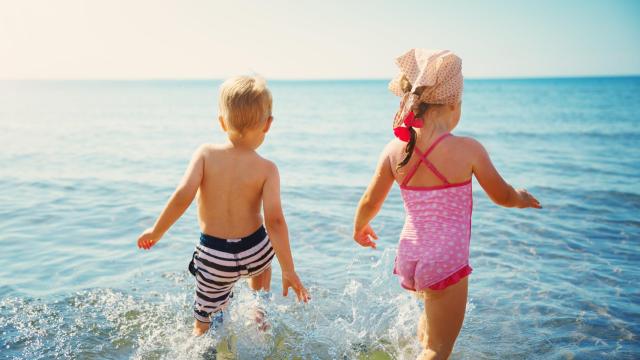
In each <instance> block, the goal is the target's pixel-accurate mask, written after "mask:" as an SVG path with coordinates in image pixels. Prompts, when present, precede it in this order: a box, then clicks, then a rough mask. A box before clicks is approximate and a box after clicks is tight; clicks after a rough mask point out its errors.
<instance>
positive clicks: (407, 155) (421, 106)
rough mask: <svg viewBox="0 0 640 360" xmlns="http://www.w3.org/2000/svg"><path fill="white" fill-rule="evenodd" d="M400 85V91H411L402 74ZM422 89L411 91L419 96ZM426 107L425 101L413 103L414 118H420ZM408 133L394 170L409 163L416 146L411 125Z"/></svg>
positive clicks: (414, 132) (407, 80) (414, 134)
mask: <svg viewBox="0 0 640 360" xmlns="http://www.w3.org/2000/svg"><path fill="white" fill-rule="evenodd" d="M400 87H401V88H402V91H403V92H404V93H405V94H406V93H408V92H410V91H411V87H412V86H411V83H410V82H409V79H407V77H406V76H403V77H402V79H400ZM423 90H424V87H419V88H417V89H416V90H415V91H414V92H413V93H414V94H416V95H418V96H420V94H422V91H423ZM428 108H429V104H427V103H425V102H418V103H417V104H413V107H412V108H411V111H413V114H414V115H415V117H416V118H421V117H422V116H423V115H424V113H425V112H427V109H428ZM401 111H402V109H400V110H398V113H397V114H396V116H401V114H400V112H401ZM409 133H410V134H411V138H410V139H409V142H407V146H406V147H405V148H404V159H402V161H401V162H400V163H398V165H396V170H398V169H400V168H401V167H403V166H405V165H407V164H408V163H409V160H411V155H413V150H414V149H415V147H416V140H417V135H416V131H415V130H413V128H412V127H410V128H409Z"/></svg>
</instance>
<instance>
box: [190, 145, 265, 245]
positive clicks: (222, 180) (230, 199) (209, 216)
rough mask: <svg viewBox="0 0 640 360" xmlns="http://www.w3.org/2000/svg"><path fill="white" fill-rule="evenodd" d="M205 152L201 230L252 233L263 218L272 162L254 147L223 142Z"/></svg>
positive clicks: (200, 194)
mask: <svg viewBox="0 0 640 360" xmlns="http://www.w3.org/2000/svg"><path fill="white" fill-rule="evenodd" d="M203 155H204V156H203V158H204V170H203V177H202V181H201V183H200V187H199V190H198V221H199V223H200V229H201V231H202V232H203V233H205V234H208V235H213V236H216V237H220V238H227V239H229V238H240V237H243V236H247V235H248V234H251V233H253V232H254V231H255V230H256V229H258V227H260V225H262V222H263V219H262V214H261V208H262V191H263V186H264V183H265V181H266V179H267V175H268V169H269V164H270V162H269V161H268V160H266V159H264V158H262V157H260V156H259V155H258V154H257V153H256V152H255V151H252V150H243V149H237V148H232V147H227V146H223V145H207V146H206V148H205V149H204V154H203Z"/></svg>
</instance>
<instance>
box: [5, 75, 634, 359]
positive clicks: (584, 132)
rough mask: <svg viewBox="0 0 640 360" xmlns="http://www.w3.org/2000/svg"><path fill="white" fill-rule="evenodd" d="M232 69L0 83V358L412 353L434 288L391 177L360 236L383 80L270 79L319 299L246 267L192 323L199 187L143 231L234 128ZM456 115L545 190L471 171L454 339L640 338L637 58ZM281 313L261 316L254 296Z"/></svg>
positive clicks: (514, 177) (467, 342)
mask: <svg viewBox="0 0 640 360" xmlns="http://www.w3.org/2000/svg"><path fill="white" fill-rule="evenodd" d="M219 84H220V81H215V80H201V81H200V80H198V81H195V80H194V81H177V80H176V81H169V80H166V81H3V82H0V249H1V250H0V359H67V358H68V359H198V358H200V359H209V358H215V357H216V356H217V358H219V359H262V358H271V359H413V358H415V356H416V355H417V354H418V353H419V351H420V350H419V344H418V342H417V340H416V338H415V332H416V324H417V319H418V316H419V313H420V311H422V310H421V309H422V306H423V305H422V304H420V302H419V301H418V300H417V299H416V298H414V297H413V296H412V295H411V294H409V293H408V292H406V291H405V290H403V289H402V288H401V287H400V286H399V284H398V282H397V280H396V279H395V277H394V276H393V275H392V274H391V271H392V267H393V260H394V256H395V250H396V247H397V241H398V235H399V233H400V229H401V227H402V224H403V218H404V209H403V206H402V202H401V199H400V194H399V190H398V187H397V185H396V186H394V188H393V190H392V191H391V193H390V194H389V197H388V199H387V202H386V203H385V205H384V207H383V209H382V211H381V212H380V214H379V216H378V217H377V218H376V219H375V221H374V222H373V223H372V225H373V227H374V229H376V230H377V233H378V235H379V236H380V240H379V241H378V242H379V245H378V249H377V250H370V249H364V248H360V247H359V246H357V245H356V243H355V242H354V241H353V240H352V239H351V226H352V219H353V214H354V211H355V207H356V205H357V202H358V200H359V197H360V195H361V194H362V192H363V191H364V189H365V187H366V185H367V183H368V181H369V179H370V177H371V175H372V173H373V170H374V167H375V164H376V160H377V156H378V154H379V152H380V150H381V149H382V148H383V147H384V145H385V144H386V142H387V141H389V140H390V139H391V138H392V136H393V134H392V131H391V122H392V118H393V115H394V113H395V110H396V108H397V105H398V99H397V98H395V97H394V96H393V95H392V94H391V93H390V92H389V91H388V90H387V82H386V81H384V80H366V81H355V80H354V81H351V80H350V81H346V80H345V81H270V82H269V86H270V88H271V89H272V92H273V97H274V109H273V113H274V117H275V120H274V124H273V127H272V129H271V132H270V133H269V134H268V136H267V139H266V141H265V143H264V145H263V146H262V147H261V148H260V149H259V152H260V153H261V154H262V155H263V156H265V157H267V158H269V159H271V160H273V161H275V162H276V163H277V164H278V166H279V169H280V174H281V180H282V198H283V206H284V211H285V214H286V217H287V222H288V224H289V229H290V235H291V244H292V248H293V255H294V259H295V262H296V267H297V270H298V273H299V274H300V276H301V278H302V279H303V281H304V283H305V285H306V286H307V287H308V288H309V290H310V292H311V295H312V301H311V302H310V303H308V304H306V305H303V304H298V303H296V302H295V301H294V300H293V298H292V297H291V295H290V297H289V298H283V297H282V295H281V282H280V269H279V266H278V265H275V266H274V273H273V282H272V286H273V289H272V293H271V294H263V296H254V295H253V294H251V292H250V291H249V290H248V287H247V285H246V284H245V283H239V284H238V286H237V288H236V291H235V296H234V299H233V302H232V305H231V306H230V307H229V309H228V310H227V311H226V313H225V316H224V321H223V323H222V324H219V325H218V326H217V327H216V328H215V329H214V330H212V331H210V332H209V333H208V334H207V335H206V336H204V337H203V338H193V337H192V336H191V335H190V332H191V327H192V321H193V320H192V315H191V305H192V301H193V292H194V281H193V278H192V277H191V276H190V275H189V274H188V272H187V264H188V262H189V260H190V257H191V253H192V251H193V248H194V245H195V244H196V241H197V239H198V236H199V229H198V225H197V221H196V216H195V205H194V206H192V207H191V208H190V209H189V210H188V211H187V213H186V214H185V215H184V216H183V217H182V218H181V219H180V220H179V221H178V222H177V223H176V225H174V227H173V228H172V229H171V230H170V231H169V232H168V233H167V235H166V236H165V237H164V238H163V239H162V240H161V241H160V242H159V243H158V244H157V245H156V246H155V247H154V248H153V249H152V250H150V251H148V252H144V251H141V250H139V249H138V248H137V247H136V239H137V236H138V234H139V233H140V232H141V231H142V230H143V229H144V228H146V227H148V226H150V225H151V224H152V223H153V221H154V219H155V217H156V216H157V215H158V214H159V212H160V210H161V209H162V207H163V206H164V204H165V202H166V201H167V199H168V197H169V196H170V194H171V192H172V191H173V189H174V187H175V186H176V184H177V182H178V181H179V179H180V178H181V176H182V173H183V172H184V170H185V168H186V165H187V162H188V161H189V159H190V156H191V154H192V153H193V151H194V150H195V149H196V148H197V147H198V146H199V145H200V144H202V143H207V142H222V141H224V134H223V133H222V132H221V130H220V129H219V126H218V123H217V104H216V98H217V87H218V85H219ZM454 134H458V135H464V136H472V137H474V138H476V139H478V140H479V141H480V142H482V143H483V144H484V145H485V147H486V148H487V149H488V151H489V153H490V154H491V156H492V159H493V161H494V163H495V165H496V167H497V168H498V169H499V170H500V171H501V173H502V175H503V176H504V177H505V178H506V179H507V181H509V182H510V183H511V184H513V185H514V186H515V187H525V188H527V189H528V190H529V191H530V192H531V193H532V194H534V195H535V196H536V197H537V198H538V199H539V200H540V202H541V203H542V205H543V207H544V208H543V209H542V210H533V209H525V210H518V209H505V208H500V207H498V206H497V205H494V204H493V203H491V201H490V200H489V199H488V198H487V196H486V194H485V193H484V192H483V191H482V189H481V188H480V186H479V185H478V184H477V182H474V191H473V197H474V206H475V207H474V213H473V230H472V237H471V266H472V267H473V268H474V272H473V274H472V275H471V277H470V281H469V284H470V285H469V301H468V308H467V313H466V319H465V322H464V326H463V328H462V331H461V333H460V336H459V338H458V341H457V343H456V347H455V349H454V352H453V354H452V356H451V358H452V359H634V358H638V357H640V341H639V338H638V336H639V335H640V289H639V287H638V280H639V279H640V270H639V269H640V267H639V266H638V265H640V251H639V250H640V246H639V245H640V77H620V78H563V79H521V80H516V79H514V80H466V81H465V94H464V99H463V108H462V118H461V121H460V124H459V126H458V127H457V128H456V129H455V131H454ZM255 306H262V307H264V308H265V309H266V310H267V312H268V318H269V321H270V323H271V326H272V328H271V330H270V331H268V332H266V333H262V332H259V331H258V330H257V328H256V326H255V324H254V323H253V322H252V321H251V314H252V309H254V308H255Z"/></svg>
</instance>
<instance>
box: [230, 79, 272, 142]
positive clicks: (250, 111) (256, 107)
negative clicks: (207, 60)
mask: <svg viewBox="0 0 640 360" xmlns="http://www.w3.org/2000/svg"><path fill="white" fill-rule="evenodd" d="M271 104H272V99H271V91H269V89H268V88H267V82H266V81H265V80H264V79H263V78H261V77H257V76H236V77H233V78H231V79H228V80H227V81H225V82H224V83H222V85H220V97H219V99H218V110H219V115H220V116H222V117H223V118H224V121H225V124H226V125H227V126H228V127H229V128H230V129H231V130H234V131H237V132H240V133H242V132H243V131H244V130H246V129H251V128H253V127H255V126H257V125H259V124H261V123H262V122H264V121H265V120H266V119H267V118H268V117H269V116H271Z"/></svg>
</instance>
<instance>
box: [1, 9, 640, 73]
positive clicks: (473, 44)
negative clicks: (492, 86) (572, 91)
mask: <svg viewBox="0 0 640 360" xmlns="http://www.w3.org/2000/svg"><path fill="white" fill-rule="evenodd" d="M412 47H424V48H438V49H450V50H452V51H454V52H456V53H457V54H458V55H460V57H461V58H462V59H463V73H464V75H465V76H466V77H468V78H508V77H553V76H601V75H637V74H640V1H636V0H612V1H600V0H582V1H573V0H562V1H547V0H538V1H519V0H511V1H490V0H482V1H480V0H477V1H473V0H470V1H458V0H447V1H444V0H443V1H431V0H422V1H402V0H389V1H378V0H369V1H349V0H343V1H339V0H322V1H317V0H316V1H307V0H299V1H283V0H269V1H248V0H245V1H243V0H237V1H227V0H225V1H217V0H182V1H165V0H109V1H106V0H104V1H100V0H56V1H50V0H42V1H34V0H0V79H192V78H193V79H198V78H207V79H211V78H216V79H218V78H225V77H229V76H232V75H237V74H253V73H257V74H260V75H263V76H265V77H267V78H268V79H362V78H390V77H392V76H394V74H395V73H396V67H395V64H394V58H395V57H397V56H399V55H400V54H402V53H404V52H405V51H407V50H408V49H410V48H412Z"/></svg>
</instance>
